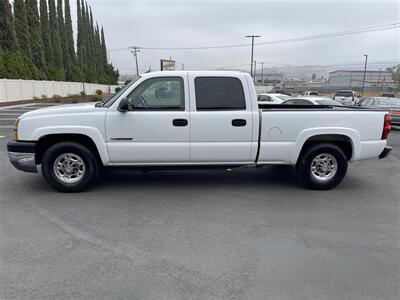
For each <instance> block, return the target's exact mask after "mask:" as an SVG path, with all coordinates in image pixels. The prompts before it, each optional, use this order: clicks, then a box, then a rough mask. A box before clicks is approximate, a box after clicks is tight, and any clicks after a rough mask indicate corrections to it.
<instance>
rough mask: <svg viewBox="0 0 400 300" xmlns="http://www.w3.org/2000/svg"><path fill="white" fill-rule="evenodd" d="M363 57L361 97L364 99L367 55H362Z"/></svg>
mask: <svg viewBox="0 0 400 300" xmlns="http://www.w3.org/2000/svg"><path fill="white" fill-rule="evenodd" d="M364 56H365V65H364V77H363V83H362V90H361V97H364V86H365V75H366V73H367V63H368V54H364Z"/></svg>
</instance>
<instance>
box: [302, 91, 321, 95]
mask: <svg viewBox="0 0 400 300" xmlns="http://www.w3.org/2000/svg"><path fill="white" fill-rule="evenodd" d="M303 96H319V93H318V92H317V91H305V92H304V94H303Z"/></svg>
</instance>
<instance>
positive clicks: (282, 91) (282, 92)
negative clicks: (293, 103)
mask: <svg viewBox="0 0 400 300" xmlns="http://www.w3.org/2000/svg"><path fill="white" fill-rule="evenodd" d="M274 93H275V94H283V95H287V96H292V93H291V92H289V91H285V90H274Z"/></svg>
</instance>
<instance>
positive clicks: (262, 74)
mask: <svg viewBox="0 0 400 300" xmlns="http://www.w3.org/2000/svg"><path fill="white" fill-rule="evenodd" d="M261 85H262V86H263V85H264V62H263V61H262V62H261Z"/></svg>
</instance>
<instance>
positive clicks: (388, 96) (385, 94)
mask: <svg viewBox="0 0 400 300" xmlns="http://www.w3.org/2000/svg"><path fill="white" fill-rule="evenodd" d="M381 97H387V98H396V95H395V94H394V93H382V94H381Z"/></svg>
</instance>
